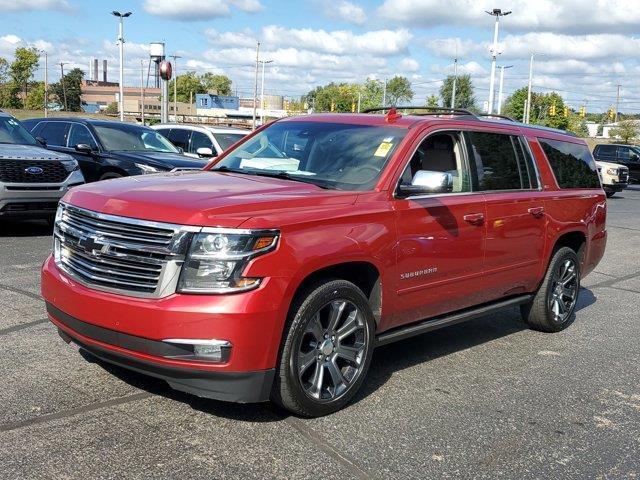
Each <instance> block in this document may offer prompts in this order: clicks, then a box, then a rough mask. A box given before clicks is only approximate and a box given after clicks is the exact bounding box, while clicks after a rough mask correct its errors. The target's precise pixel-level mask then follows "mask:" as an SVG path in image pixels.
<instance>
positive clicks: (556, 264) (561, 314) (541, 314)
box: [521, 247, 580, 332]
mask: <svg viewBox="0 0 640 480" xmlns="http://www.w3.org/2000/svg"><path fill="white" fill-rule="evenodd" d="M579 292H580V261H579V259H578V255H577V254H576V252H575V251H573V250H572V249H571V248H569V247H561V248H559V249H558V250H557V251H556V252H555V253H554V255H553V257H552V258H551V262H549V268H548V269H547V273H546V275H545V277H544V280H543V281H542V285H541V286H540V289H539V290H538V292H537V293H536V295H535V296H534V298H533V300H532V301H531V302H529V303H527V304H525V305H523V306H522V307H521V310H522V316H523V318H524V320H525V322H527V324H528V325H529V326H530V327H531V328H533V329H535V330H540V331H542V332H559V331H560V330H564V329H565V328H567V327H568V326H569V325H571V324H572V323H573V320H574V318H575V315H574V314H575V308H576V303H577V301H578V293H579Z"/></svg>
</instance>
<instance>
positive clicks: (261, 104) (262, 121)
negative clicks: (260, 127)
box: [260, 60, 273, 123]
mask: <svg viewBox="0 0 640 480" xmlns="http://www.w3.org/2000/svg"><path fill="white" fill-rule="evenodd" d="M260 63H261V64H262V86H261V87H260V123H264V66H265V65H266V64H267V63H273V60H260Z"/></svg>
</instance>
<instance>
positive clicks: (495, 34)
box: [487, 8, 511, 113]
mask: <svg viewBox="0 0 640 480" xmlns="http://www.w3.org/2000/svg"><path fill="white" fill-rule="evenodd" d="M487 13H488V14H489V15H491V16H494V17H496V23H495V27H494V29H493V46H492V47H491V79H490V83H489V107H488V109H487V110H488V111H487V113H493V97H494V92H493V90H494V83H495V80H496V58H497V56H498V28H499V24H500V17H504V16H506V15H509V14H511V12H510V11H509V12H503V11H502V10H500V9H499V8H494V9H493V10H492V11H491V12H487Z"/></svg>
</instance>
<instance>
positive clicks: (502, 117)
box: [476, 113, 518, 123]
mask: <svg viewBox="0 0 640 480" xmlns="http://www.w3.org/2000/svg"><path fill="white" fill-rule="evenodd" d="M476 116H477V117H485V118H501V119H502V120H509V121H510V122H516V123H517V122H518V121H517V120H516V119H515V118H511V117H509V116H507V115H500V114H499V113H476Z"/></svg>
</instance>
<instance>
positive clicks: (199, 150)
mask: <svg viewBox="0 0 640 480" xmlns="http://www.w3.org/2000/svg"><path fill="white" fill-rule="evenodd" d="M151 128H153V129H154V130H156V131H158V132H160V133H161V134H162V135H164V136H165V137H167V138H168V139H169V141H171V143H173V144H174V145H175V146H176V147H179V148H181V149H182V150H183V151H184V154H185V155H189V156H191V157H196V158H198V157H203V158H210V157H217V156H218V155H220V154H222V152H224V151H225V150H226V149H228V148H229V147H230V146H231V145H233V144H234V143H236V142H238V141H240V140H242V138H244V137H245V136H246V135H248V134H249V133H251V132H250V131H249V130H241V129H238V128H229V127H214V126H210V125H187V124H182V123H165V124H160V125H154V126H152V127H151Z"/></svg>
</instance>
